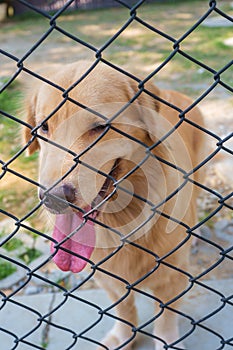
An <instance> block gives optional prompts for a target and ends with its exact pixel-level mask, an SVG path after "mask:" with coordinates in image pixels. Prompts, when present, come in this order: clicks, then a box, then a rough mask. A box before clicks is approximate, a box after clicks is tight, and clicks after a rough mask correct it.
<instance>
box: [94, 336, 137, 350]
mask: <svg viewBox="0 0 233 350" xmlns="http://www.w3.org/2000/svg"><path fill="white" fill-rule="evenodd" d="M101 343H102V344H103V345H104V346H105V347H103V346H100V347H98V348H97V350H104V349H106V348H107V349H108V350H115V349H117V348H118V347H119V346H120V345H123V344H124V343H125V341H122V340H120V339H119V338H118V337H117V336H116V335H115V334H112V333H111V332H110V333H109V335H107V336H106V337H105V338H104V339H103V340H102V341H101ZM120 349H122V350H133V347H132V342H130V343H129V344H127V345H125V346H123V347H122V348H120Z"/></svg>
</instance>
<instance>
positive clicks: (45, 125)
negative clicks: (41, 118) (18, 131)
mask: <svg viewBox="0 0 233 350" xmlns="http://www.w3.org/2000/svg"><path fill="white" fill-rule="evenodd" d="M41 131H42V132H43V133H44V134H48V132H49V124H48V123H47V122H45V123H43V124H42V126H41Z"/></svg>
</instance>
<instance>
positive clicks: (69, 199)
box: [39, 184, 75, 214]
mask: <svg viewBox="0 0 233 350" xmlns="http://www.w3.org/2000/svg"><path fill="white" fill-rule="evenodd" d="M39 198H40V200H42V201H43V203H44V205H45V206H46V207H47V208H48V209H50V211H52V212H53V213H55V214H62V213H63V212H64V211H65V210H66V209H67V208H68V207H69V203H71V204H72V203H74V201H75V188H74V187H73V186H72V185H67V184H63V185H62V186H59V187H54V188H53V189H52V190H50V191H49V192H44V191H43V190H42V189H40V191H39Z"/></svg>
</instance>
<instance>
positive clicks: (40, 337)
mask: <svg viewBox="0 0 233 350" xmlns="http://www.w3.org/2000/svg"><path fill="white" fill-rule="evenodd" d="M204 283H205V284H208V286H209V287H211V288H213V289H216V290H218V292H219V294H218V293H215V292H214V291H212V292H211V291H208V290H207V289H205V288H203V287H199V286H196V287H195V288H193V289H192V290H191V292H189V293H188V295H187V296H186V297H185V299H186V303H185V305H184V307H183V309H182V311H183V312H184V313H186V314H189V315H190V316H192V318H194V319H195V320H200V319H201V318H202V317H204V316H206V315H208V314H210V313H212V312H213V311H214V310H216V309H218V308H221V307H222V306H223V301H221V298H222V296H221V295H220V293H222V294H223V295H224V296H225V297H226V298H227V297H228V298H229V297H231V298H233V296H232V294H233V280H222V281H204ZM75 295H76V296H77V299H76V298H72V297H69V298H68V299H66V298H65V297H64V296H63V295H62V293H56V294H52V293H51V294H41V295H31V296H22V297H15V298H13V300H14V302H7V303H6V305H5V306H4V307H3V308H2V309H1V311H0V330H1V329H6V330H8V331H9V332H12V333H15V334H17V335H18V337H21V336H23V335H25V334H27V333H28V332H30V330H32V329H34V328H35V329H36V327H37V328H38V329H37V330H35V332H33V334H32V335H30V336H29V337H27V338H26V340H27V341H28V342H31V343H33V344H34V345H37V346H41V345H42V343H44V346H45V344H46V347H45V348H46V349H48V350H65V349H74V350H78V349H79V350H94V349H95V348H96V346H95V345H94V344H93V343H90V342H88V341H86V340H78V342H77V343H76V344H75V345H74V346H73V347H71V345H72V344H73V342H74V338H73V333H72V332H67V331H65V330H64V329H62V327H65V328H70V329H71V330H73V331H74V332H76V333H80V332H82V331H83V330H85V329H87V328H88V327H89V326H90V325H92V324H94V322H96V321H97V320H98V319H99V318H100V315H99V314H98V308H97V305H98V306H100V307H101V308H104V307H107V306H108V305H110V304H111V303H110V301H109V300H108V298H107V296H106V295H105V293H104V292H103V291H102V290H99V289H92V290H82V291H79V292H77V293H76V294H75ZM86 300H88V301H89V302H91V303H93V306H89V305H88V304H86V303H85V301H86ZM62 303H64V304H63V305H62V307H61V308H59V309H58V310H57V311H55V312H54V313H53V315H52V317H51V319H50V321H51V322H52V323H53V324H54V325H55V324H56V325H58V326H60V327H61V328H58V327H55V326H50V327H46V323H44V322H43V323H42V324H41V326H40V327H38V326H39V325H40V322H39V321H38V319H39V318H40V314H42V315H43V316H44V315H46V314H47V312H48V311H49V310H51V309H55V308H57V307H58V306H59V305H60V304H62ZM22 304H24V305H27V307H28V309H27V310H26V309H24V308H22V307H21V305H22ZM137 304H138V309H139V314H140V324H143V323H145V322H146V321H147V320H149V319H150V318H151V317H153V309H154V307H153V303H152V302H151V301H149V300H148V298H146V297H144V296H140V297H138V299H137ZM94 305H96V307H95V306H94ZM30 307H32V308H33V309H36V310H37V313H35V312H32V311H31V310H30ZM112 324H113V320H112V319H111V318H109V317H107V316H104V317H103V319H102V320H101V322H100V323H98V324H97V325H96V326H95V327H93V328H92V329H91V330H90V331H88V332H87V333H86V334H85V336H86V337H90V338H92V339H96V340H101V339H102V337H103V336H104V334H106V333H107V332H108V330H109V329H110V328H111V326H112ZM203 325H205V326H206V327H209V328H211V329H212V330H213V331H214V332H217V333H219V334H221V335H222V336H223V337H224V339H225V340H226V339H230V338H232V337H233V306H231V305H229V304H226V305H225V306H224V308H222V309H221V310H220V311H219V312H218V313H217V314H216V315H214V316H212V317H210V319H209V320H207V321H205V322H203ZM192 328H193V326H192V325H191V324H190V320H189V319H187V318H185V317H182V316H181V317H180V329H181V334H182V335H183V334H186V332H189V331H190V330H192ZM145 330H147V331H149V332H151V330H152V326H151V325H150V326H148V327H147V328H145ZM231 344H233V342H232V343H231ZM14 345H15V343H14V337H13V336H12V335H10V334H6V333H4V332H1V331H0V348H1V350H9V349H13V348H14ZM185 346H186V349H188V350H215V349H222V347H221V345H220V338H219V337H218V336H215V335H214V333H211V332H209V331H207V330H206V329H205V328H202V327H196V329H195V331H194V332H193V333H192V334H191V336H189V337H188V338H187V339H186V340H185ZM34 348H35V347H30V346H28V345H26V344H22V343H21V344H20V345H19V346H18V347H17V350H29V349H34ZM134 349H135V350H139V349H140V350H152V349H153V342H152V340H151V339H150V337H148V336H143V335H139V336H138V342H137V346H136V347H135V348H134ZM224 349H226V350H230V349H232V345H231V346H230V345H226V346H225V347H224Z"/></svg>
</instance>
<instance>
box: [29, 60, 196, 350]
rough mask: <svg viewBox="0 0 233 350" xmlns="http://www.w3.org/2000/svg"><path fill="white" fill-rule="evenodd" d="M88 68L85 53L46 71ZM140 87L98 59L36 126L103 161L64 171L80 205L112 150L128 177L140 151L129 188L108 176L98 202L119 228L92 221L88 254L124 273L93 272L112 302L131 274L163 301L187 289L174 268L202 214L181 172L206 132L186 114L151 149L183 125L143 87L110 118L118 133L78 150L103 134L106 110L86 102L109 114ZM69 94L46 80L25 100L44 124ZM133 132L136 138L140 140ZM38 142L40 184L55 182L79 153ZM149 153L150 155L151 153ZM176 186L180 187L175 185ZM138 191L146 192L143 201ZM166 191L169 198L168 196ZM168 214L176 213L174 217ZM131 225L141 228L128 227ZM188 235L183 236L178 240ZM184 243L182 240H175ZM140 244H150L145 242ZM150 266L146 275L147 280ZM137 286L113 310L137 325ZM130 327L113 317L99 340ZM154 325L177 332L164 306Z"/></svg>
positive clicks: (67, 80)
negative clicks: (93, 242) (83, 58)
mask: <svg viewBox="0 0 233 350" xmlns="http://www.w3.org/2000/svg"><path fill="white" fill-rule="evenodd" d="M87 68H88V63H83V62H79V63H75V64H71V65H67V66H65V67H63V69H62V71H60V72H56V71H52V72H49V73H48V77H50V79H51V80H52V81H53V82H55V83H56V84H58V85H59V86H61V87H62V88H64V89H67V88H69V86H70V85H72V84H73V83H74V82H75V81H76V80H78V79H79V78H80V77H81V76H82V74H83V73H84V72H85V71H86V70H87ZM145 88H146V89H147V90H148V91H150V93H151V94H154V95H157V96H159V97H160V98H161V99H164V100H166V101H167V102H168V103H169V104H171V105H175V106H176V107H177V108H179V109H181V110H184V109H186V108H187V107H188V106H189V105H191V103H192V101H191V100H190V99H189V98H188V97H186V96H184V95H183V94H180V93H178V92H175V91H163V90H159V89H158V88H156V87H155V86H154V85H153V84H151V83H146V85H145ZM138 91H139V90H138V84H137V83H136V82H135V81H134V80H132V79H130V78H128V77H126V76H124V75H123V74H121V73H119V72H116V71H115V70H113V69H111V68H109V67H107V66H105V65H104V64H102V63H101V64H99V65H98V66H97V67H96V68H95V69H94V70H93V71H92V72H91V73H90V75H88V77H87V78H85V79H84V80H82V81H81V82H80V83H79V84H78V85H77V86H76V87H75V88H74V89H72V90H71V91H70V92H69V93H68V96H69V99H68V100H67V101H66V102H65V103H64V104H63V105H62V107H61V108H60V109H59V110H58V111H57V112H56V113H55V114H53V115H52V117H51V118H50V120H49V121H48V123H49V133H48V134H47V135H45V134H43V133H42V131H41V128H40V129H39V130H38V134H39V135H40V136H42V137H45V138H48V139H50V140H52V141H54V142H55V143H57V144H61V145H62V146H64V147H66V148H69V149H70V150H71V151H72V152H73V153H74V154H77V155H80V154H81V157H80V159H81V161H82V162H84V163H85V164H86V163H87V164H90V165H91V166H92V167H93V168H96V169H99V170H101V172H102V173H96V172H95V171H93V170H92V169H89V168H87V167H85V166H82V165H78V166H77V167H74V170H73V171H72V172H71V173H69V174H68V175H67V176H66V177H65V178H64V180H63V181H62V183H69V184H70V183H71V184H72V185H73V186H74V187H75V189H76V198H75V202H74V204H75V205H76V206H78V207H79V208H85V206H86V205H87V204H90V203H91V201H92V200H93V199H94V198H96V196H98V193H99V191H100V189H101V187H102V186H103V184H104V181H105V180H106V177H105V176H103V174H109V173H110V172H111V169H113V166H114V164H115V161H116V159H118V163H117V165H115V166H116V169H113V173H112V174H113V177H115V178H116V180H120V179H122V178H123V177H124V176H125V175H126V174H128V173H129V172H130V171H131V170H132V169H133V168H134V167H135V165H136V164H137V163H139V162H140V161H142V162H141V166H140V167H139V168H138V169H135V171H134V172H133V173H132V174H130V175H129V176H127V177H126V178H125V179H123V180H121V181H120V182H119V184H118V186H120V187H121V188H123V190H122V189H121V188H118V187H117V194H116V193H114V188H115V187H114V185H113V184H112V183H111V184H109V185H108V188H107V189H106V195H110V194H111V193H112V195H110V199H109V201H108V202H107V203H105V204H103V205H102V206H101V208H100V211H99V215H98V217H97V219H98V221H99V222H102V223H104V225H107V226H110V227H111V228H113V229H115V230H116V231H117V233H114V232H113V231H111V230H108V229H107V228H105V226H101V225H98V224H96V225H95V230H96V237H97V242H96V248H95V250H94V252H93V254H92V256H91V261H93V262H94V263H96V264H97V263H99V262H100V261H102V260H103V259H105V258H106V260H105V261H103V262H102V263H101V264H100V265H98V266H99V268H100V269H102V270H104V271H109V272H110V273H111V274H113V275H116V276H119V277H120V279H117V278H115V277H113V276H110V275H108V274H105V273H104V272H101V271H98V268H97V270H96V273H95V277H96V279H97V281H98V283H99V284H100V285H101V286H102V287H103V288H104V289H105V290H106V291H107V292H108V294H109V296H110V298H111V299H112V301H113V302H116V301H117V300H118V299H119V298H121V297H122V296H123V295H126V293H127V290H128V289H127V288H126V286H127V284H134V287H135V288H136V289H140V290H147V289H150V290H151V292H152V293H153V295H154V296H155V298H156V300H160V301H161V302H162V303H167V302H169V301H171V300H172V299H173V298H175V297H176V296H177V295H179V294H180V293H181V292H182V291H183V290H185V288H186V286H187V283H188V277H187V276H186V275H185V274H184V273H182V272H180V271H179V270H178V269H181V270H184V271H187V272H188V260H189V249H190V243H191V238H190V239H188V234H187V233H186V230H187V227H192V226H194V225H195V224H196V223H197V218H196V199H197V195H198V187H197V186H194V185H193V184H192V183H191V181H187V182H186V183H185V179H184V177H183V175H184V173H185V172H191V171H192V169H193V168H194V167H195V166H196V165H197V164H198V163H199V162H200V159H201V153H202V148H203V136H202V132H200V131H199V130H198V129H197V128H195V127H194V126H192V125H191V124H190V123H188V122H186V121H183V123H181V124H180V125H179V126H178V127H177V130H176V131H173V132H172V133H171V134H170V136H168V137H167V138H165V140H164V141H163V142H162V143H161V144H158V145H157V146H156V147H154V148H153V147H152V148H151V149H150V151H149V147H151V146H152V145H153V144H155V143H156V142H158V141H159V139H161V138H162V137H163V136H164V135H165V134H166V133H168V132H169V131H170V130H171V129H172V128H173V127H174V126H175V125H178V123H179V121H180V119H179V112H178V111H177V110H176V109H174V108H171V107H169V106H167V105H165V104H163V103H160V102H159V101H158V100H156V99H154V98H153V97H152V96H150V94H147V93H145V92H142V93H141V94H140V95H139V97H138V98H137V99H136V100H135V101H134V102H133V103H132V105H131V106H130V107H129V108H127V109H125V110H124V112H122V113H121V114H120V115H118V116H117V117H116V118H113V119H112V123H111V125H112V126H113V127H114V128H117V129H118V130H120V131H121V132H122V133H119V132H117V130H115V129H114V128H110V129H109V130H108V132H107V133H106V134H105V135H104V136H103V137H102V138H101V139H100V140H99V141H98V142H97V143H96V144H95V145H94V146H93V147H92V148H91V149H89V150H88V151H87V152H84V153H83V154H82V152H83V151H84V150H85V149H86V148H87V147H88V146H89V145H90V144H91V143H92V142H94V141H95V140H96V139H97V138H98V137H99V135H100V134H101V132H102V131H99V130H98V128H96V127H95V125H96V123H99V122H100V121H101V123H103V122H104V119H102V118H101V117H100V116H98V115H94V114H93V113H91V112H90V111H88V110H87V109H86V110H84V109H83V108H82V107H81V105H83V106H87V107H89V108H91V109H93V110H94V111H95V112H98V113H100V114H101V115H102V116H104V117H106V118H112V117H113V116H114V114H115V113H117V112H118V111H119V110H120V108H122V107H123V106H124V105H125V104H126V103H127V102H128V101H129V100H130V99H132V98H133V97H134V96H135V94H136V93H137V92H138ZM65 96H67V95H65ZM71 99H72V100H76V101H78V104H75V103H73V102H72V101H71ZM63 100H64V96H62V91H60V90H58V89H56V88H55V87H51V86H49V85H48V84H45V83H42V82H38V83H36V84H35V86H34V87H33V89H32V91H30V93H29V94H28V97H27V100H26V109H27V120H28V123H29V124H31V125H32V126H33V127H35V126H36V125H39V124H40V123H41V122H42V121H43V119H44V118H45V117H47V116H48V115H50V113H51V112H52V111H53V109H54V108H56V107H57V106H58V105H59V104H60V103H62V101H63ZM185 117H186V119H187V120H189V121H190V120H191V121H193V122H195V123H196V124H198V125H202V124H203V120H202V116H201V113H200V111H199V110H198V109H197V108H193V109H192V110H191V111H190V112H189V113H187V115H186V116H185ZM124 133H126V134H129V135H131V136H132V138H133V139H127V137H126V136H125V134H124ZM25 138H26V141H27V142H28V141H29V140H30V139H32V135H31V130H30V129H29V128H27V130H26V131H25ZM134 139H138V140H140V143H137V142H136V141H135V140H134ZM38 148H40V179H39V181H40V184H41V185H43V186H44V187H46V188H50V187H51V186H53V185H54V184H55V183H56V182H57V181H58V180H59V179H60V178H61V176H63V175H64V174H65V173H67V172H68V171H69V169H71V167H72V166H73V165H74V164H75V162H74V161H73V158H74V156H73V155H72V154H67V153H66V152H64V151H62V150H60V149H58V148H57V147H55V146H54V145H50V144H48V143H47V142H46V141H43V139H40V138H38V139H35V140H34V141H33V142H32V143H31V145H30V146H29V152H30V153H32V152H34V151H35V150H36V149H38ZM146 155H149V157H148V159H147V160H145V156H146ZM161 159H162V160H164V161H161ZM143 160H144V161H143ZM169 164H173V165H174V166H171V165H169ZM176 168H177V169H178V170H177V169H176ZM179 169H182V170H181V171H180V170H179ZM201 176H202V174H201V172H200V171H197V172H194V174H193V175H190V176H189V179H190V180H192V179H193V180H195V181H200V180H201ZM179 187H180V191H178V192H177V193H176V189H177V188H179ZM132 193H135V194H136V196H133V195H132ZM172 193H173V195H172V196H170V195H171V194H172ZM140 198H145V199H146V201H143V200H141V199H140ZM166 198H167V201H166V202H164V199H166ZM151 203H152V204H153V205H154V207H153V205H151ZM155 206H158V207H157V211H155V210H154V209H155ZM153 210H154V211H153ZM153 214H154V215H153ZM149 216H151V220H150V221H149V222H147V223H146V224H145V225H141V227H140V229H138V230H137V229H136V228H137V227H138V226H139V225H140V224H141V223H143V222H144V221H146V220H147V219H148V217H149ZM169 216H171V218H172V219H171V220H169V219H168V218H169ZM133 231H135V232H134V233H132V232H133ZM118 233H119V234H118ZM130 233H132V234H130ZM125 235H128V236H127V237H128V238H127V240H126V242H125V243H123V242H124V238H123V239H122V237H124V236H125ZM186 239H187V242H186V243H185V244H182V242H184V241H185V240H186ZM130 242H132V244H130ZM119 245H121V248H120V249H119V250H118V251H117V253H116V254H115V255H113V256H111V257H110V258H107V257H108V256H109V254H111V253H112V252H113V251H114V250H115V249H117V247H118V246H119ZM179 245H180V247H179V249H176V247H178V246H179ZM140 246H141V247H143V248H144V249H140ZM147 250H149V251H150V252H151V253H150V252H147ZM171 251H173V253H172V254H171V253H170V252H171ZM173 267H176V268H177V269H174V268H173ZM150 272H151V273H150ZM147 274H149V275H148V276H147V278H145V279H143V280H141V278H142V277H143V276H145V275H147ZM135 293H136V292H133V291H131V293H130V294H129V295H128V296H127V298H125V299H124V300H123V301H122V302H121V303H119V304H118V306H117V307H116V312H117V315H118V317H119V318H121V319H125V320H127V322H129V323H130V324H132V325H135V326H136V325H137V313H136V309H135V305H134V294H135ZM179 303H180V300H178V301H175V302H173V303H171V304H170V305H169V306H170V307H171V308H176V307H178V306H179ZM155 304H156V311H155V312H156V314H159V312H160V310H161V309H160V307H159V303H158V302H156V303H155ZM77 312H78V310H77ZM131 335H132V332H131V327H130V326H127V325H125V324H124V323H122V322H116V325H115V326H114V328H113V329H112V331H111V332H110V333H109V334H108V335H107V336H106V338H105V339H104V340H103V343H104V344H105V345H106V346H107V347H108V348H109V349H115V348H116V347H118V346H120V345H121V344H123V343H124V342H125V341H127V339H128V338H130V337H131ZM154 335H155V336H156V337H158V338H160V339H163V340H164V341H165V342H166V343H168V344H170V343H172V342H175V341H176V340H177V339H178V338H179V333H178V325H177V317H176V314H175V313H174V312H171V311H169V310H167V309H164V312H163V313H162V315H161V316H159V317H158V318H157V319H156V321H155V328H154ZM132 344H133V341H132V342H130V344H128V345H126V346H125V347H124V348H123V349H125V350H126V349H127V350H129V349H132ZM163 345H164V343H163V342H162V341H160V340H159V339H157V340H155V347H156V350H158V349H162V348H163ZM101 348H102V347H101Z"/></svg>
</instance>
